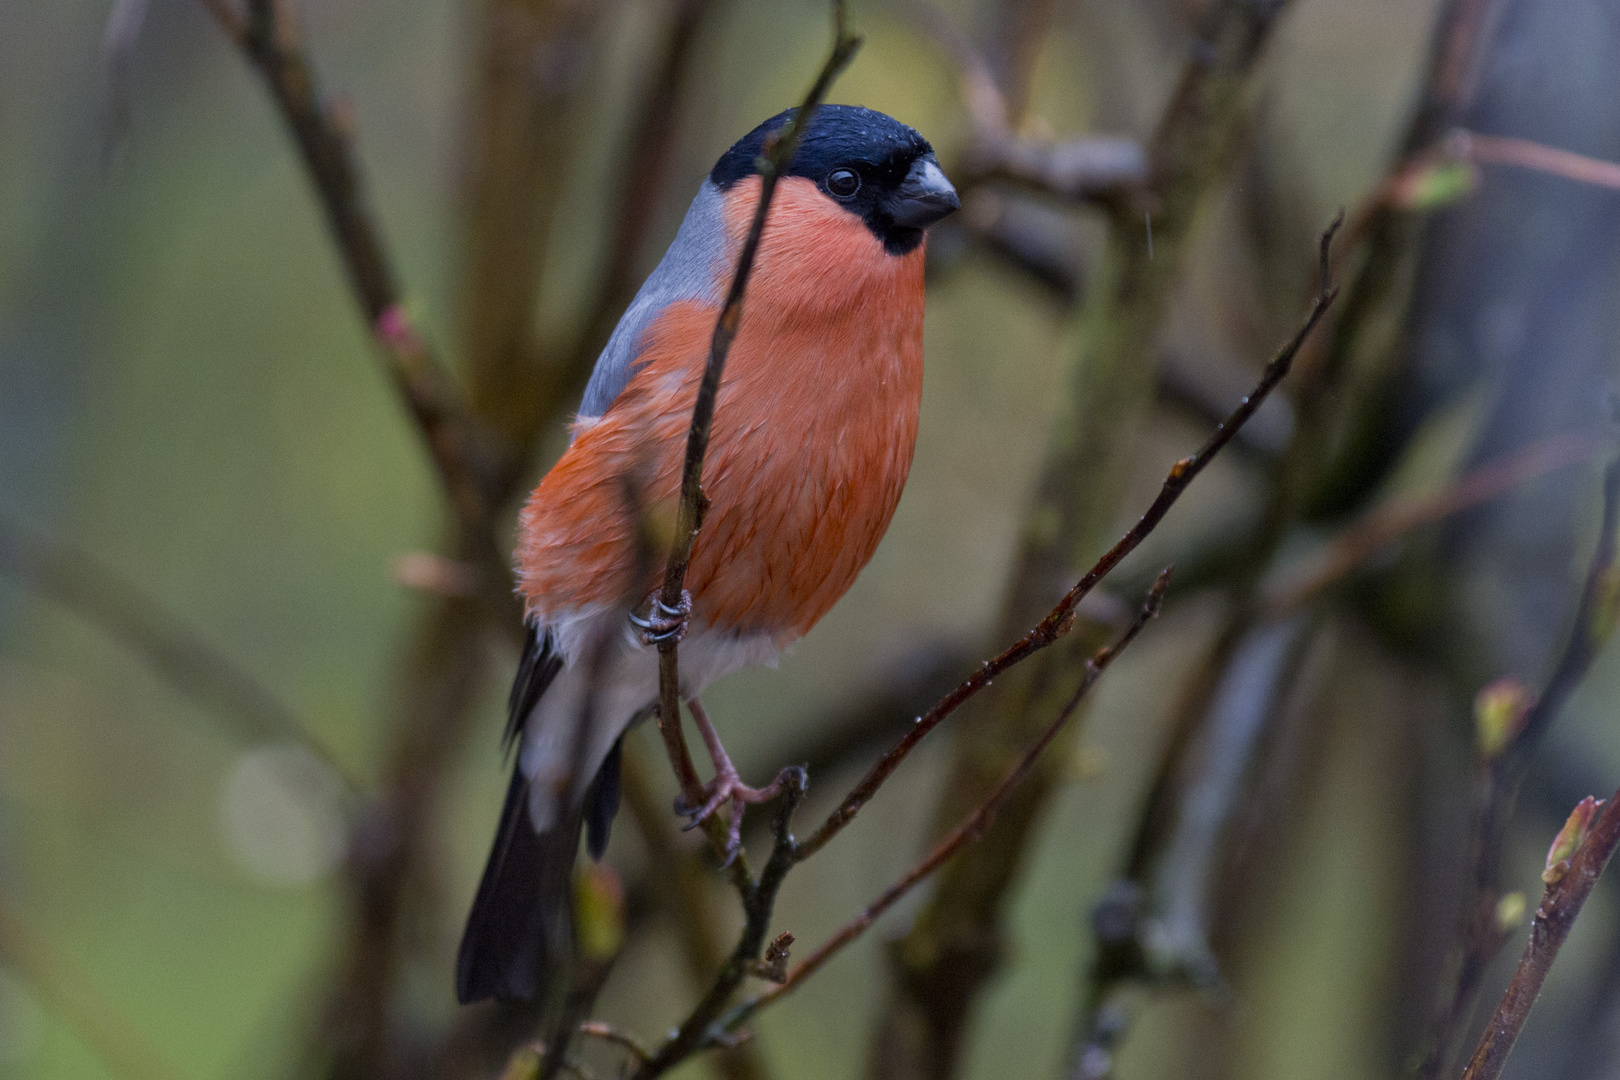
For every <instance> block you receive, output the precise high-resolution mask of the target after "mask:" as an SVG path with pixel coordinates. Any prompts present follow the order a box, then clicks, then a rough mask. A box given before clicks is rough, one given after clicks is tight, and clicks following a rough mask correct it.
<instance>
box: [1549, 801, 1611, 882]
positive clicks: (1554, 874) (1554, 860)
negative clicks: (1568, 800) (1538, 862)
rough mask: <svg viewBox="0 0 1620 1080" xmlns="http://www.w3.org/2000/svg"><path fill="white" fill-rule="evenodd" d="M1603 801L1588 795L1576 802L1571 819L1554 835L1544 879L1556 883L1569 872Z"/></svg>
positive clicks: (1571, 812)
mask: <svg viewBox="0 0 1620 1080" xmlns="http://www.w3.org/2000/svg"><path fill="white" fill-rule="evenodd" d="M1603 802H1604V800H1602V799H1596V798H1593V797H1592V796H1590V795H1588V796H1587V797H1586V798H1584V799H1582V800H1581V801H1580V802H1578V803H1576V804H1575V809H1573V810H1571V811H1570V812H1569V820H1567V821H1565V822H1564V827H1563V828H1562V829H1559V830H1558V835H1557V836H1555V837H1553V842H1552V847H1550V848H1548V849H1547V868H1546V869H1545V870H1543V871H1542V872H1541V880H1542V881H1545V882H1546V883H1547V884H1548V885H1556V884H1558V882H1560V881H1562V880H1563V877H1564V875H1565V874H1567V873H1569V863H1570V860H1571V859H1573V858H1574V857H1575V853H1576V852H1577V851H1579V850H1580V848H1581V845H1582V844H1583V843H1585V842H1586V834H1587V832H1588V831H1589V830H1590V829H1591V828H1592V822H1593V820H1594V819H1595V818H1596V817H1597V812H1598V809H1599V808H1600V807H1602V805H1603Z"/></svg>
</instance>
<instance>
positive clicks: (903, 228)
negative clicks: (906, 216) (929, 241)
mask: <svg viewBox="0 0 1620 1080" xmlns="http://www.w3.org/2000/svg"><path fill="white" fill-rule="evenodd" d="M926 235H928V230H927V229H919V228H915V227H913V226H910V225H890V226H889V227H888V228H886V229H884V230H883V231H882V232H880V233H879V234H878V239H880V240H882V241H883V250H884V251H887V252H888V253H889V254H890V255H909V254H910V253H911V252H913V251H916V250H917V246H918V245H919V244H921V243H922V242H923V237H924V236H926Z"/></svg>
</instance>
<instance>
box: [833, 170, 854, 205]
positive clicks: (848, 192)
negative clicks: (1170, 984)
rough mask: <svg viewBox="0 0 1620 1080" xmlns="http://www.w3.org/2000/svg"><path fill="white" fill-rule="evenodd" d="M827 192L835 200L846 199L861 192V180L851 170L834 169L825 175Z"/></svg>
mask: <svg viewBox="0 0 1620 1080" xmlns="http://www.w3.org/2000/svg"><path fill="white" fill-rule="evenodd" d="M827 190H828V191H830V192H832V193H833V195H834V197H836V198H839V199H848V198H850V197H851V196H853V195H854V194H855V193H856V192H857V191H859V190H861V178H860V177H859V176H857V175H856V174H855V170H853V169H834V170H833V171H832V172H830V173H828V174H827Z"/></svg>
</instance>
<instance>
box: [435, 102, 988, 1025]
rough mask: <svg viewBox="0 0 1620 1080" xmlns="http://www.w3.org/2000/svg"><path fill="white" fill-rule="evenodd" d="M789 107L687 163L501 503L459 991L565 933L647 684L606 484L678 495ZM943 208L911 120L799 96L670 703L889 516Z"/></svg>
mask: <svg viewBox="0 0 1620 1080" xmlns="http://www.w3.org/2000/svg"><path fill="white" fill-rule="evenodd" d="M790 116H791V112H784V113H782V114H780V115H778V116H775V117H772V118H771V119H770V120H767V121H766V122H765V123H763V124H761V125H760V126H759V127H757V128H755V129H754V130H753V131H752V132H750V133H749V134H748V135H747V136H745V137H744V138H743V139H741V140H740V141H739V142H738V143H737V144H736V145H735V146H733V147H732V148H731V149H730V150H729V151H727V153H726V154H725V155H724V156H723V157H721V158H720V160H719V162H718V163H716V165H715V167H714V169H713V170H712V171H711V172H710V173H709V176H708V178H707V179H706V180H705V181H704V183H703V185H702V187H701V189H700V190H699V191H698V194H697V198H696V199H694V200H693V202H692V206H691V208H690V209H689V210H688V211H687V214H686V218H685V220H684V221H683V222H682V224H681V227H680V231H679V232H678V234H677V235H676V237H675V241H674V243H672V244H671V245H670V248H669V251H668V252H667V253H666V254H665V255H664V258H663V261H662V262H660V263H659V265H658V267H657V269H655V270H654V271H653V273H652V275H651V276H650V277H649V278H648V279H647V281H646V283H645V284H644V285H643V286H642V288H641V291H640V292H639V293H638V294H637V296H636V298H635V300H634V301H633V302H632V303H631V305H630V307H629V309H628V310H627V311H626V312H625V314H624V317H623V318H622V319H621V320H620V322H619V325H618V327H617V329H616V330H615V331H614V333H613V336H612V338H611V339H610V340H609V342H608V344H607V347H606V349H605V350H604V351H603V353H602V355H601V357H600V359H598V361H597V364H596V369H595V371H594V373H593V375H592V377H591V380H590V384H589V385H588V386H587V387H586V390H585V397H584V401H583V403H582V405H581V407H580V410H579V414H578V418H577V419H576V421H575V423H574V428H573V440H572V443H571V444H570V446H569V448H568V450H567V451H566V452H565V453H564V454H563V456H562V459H561V460H559V461H558V462H557V464H556V465H555V466H554V467H553V468H552V469H551V471H550V472H549V473H547V474H546V476H545V478H544V479H543V480H541V482H540V485H539V487H537V488H536V489H535V491H534V494H533V495H532V496H531V497H530V499H529V501H528V504H527V505H526V506H525V507H524V509H523V513H522V517H521V521H520V526H521V528H520V533H521V535H520V540H519V543H518V550H517V564H518V573H519V588H520V590H521V592H522V594H523V597H524V601H525V606H526V611H527V616H528V622H529V626H530V631H531V632H530V636H529V647H528V649H527V650H526V651H525V655H524V658H523V662H522V665H521V667H520V669H519V672H518V677H517V680H516V682H515V684H514V685H513V688H512V697H511V728H510V731H511V733H512V735H513V737H514V738H517V739H519V740H520V750H519V753H518V761H517V767H516V769H515V770H514V774H513V777H512V784H511V788H510V789H509V792H508V795H507V800H506V807H505V810H504V811H503V814H502V820H501V825H500V830H499V832H498V833H497V834H496V839H495V848H494V851H493V852H492V853H491V855H490V860H489V864H488V867H487V868H486V869H485V871H484V877H483V880H482V882H481V884H480V886H479V890H478V896H477V899H476V900H475V901H474V904H473V909H472V914H471V915H470V917H469V919H468V923H467V930H466V934H465V936H464V937H463V939H462V943H461V954H460V957H459V961H458V969H457V994H458V996H459V997H460V999H461V1000H462V1001H464V1002H468V1001H476V1000H479V999H481V998H485V997H497V998H503V999H510V998H520V999H522V998H532V997H533V996H535V994H536V993H537V992H538V991H539V990H540V989H541V988H542V987H544V986H546V985H547V984H548V980H549V979H550V977H551V976H552V975H553V974H554V971H555V969H556V968H557V967H558V966H559V965H558V963H557V961H558V959H559V957H560V956H561V955H562V952H563V950H566V949H567V947H568V943H569V940H570V937H571V931H570V929H569V917H570V915H569V910H570V909H569V900H570V896H571V893H570V884H571V874H572V867H573V862H574V859H575V857H576V854H577V850H578V846H579V836H580V832H581V829H582V827H583V828H584V830H585V831H586V832H587V833H588V842H589V844H588V846H589V848H590V851H591V854H592V855H593V856H599V855H600V853H601V851H602V848H603V846H604V845H605V844H606V842H607V831H608V826H609V824H610V822H611V821H612V818H613V815H614V813H615V811H616V810H617V806H618V770H619V739H620V737H621V736H622V735H623V734H624V732H625V730H626V729H627V728H628V727H630V725H631V724H633V723H634V722H636V721H637V720H638V719H641V718H644V717H646V716H647V715H649V714H650V712H651V711H652V708H653V706H654V703H655V701H656V699H657V696H658V661H657V654H656V650H655V649H654V648H652V647H650V646H649V645H648V643H647V636H648V635H647V633H646V631H645V630H644V629H643V630H640V631H638V630H637V628H636V627H635V626H633V625H632V624H631V620H630V618H629V616H630V615H631V607H630V606H628V605H627V604H626V597H627V595H629V596H635V597H640V596H643V595H646V594H648V593H649V592H650V591H651V590H652V589H654V588H655V587H656V585H657V582H658V579H659V577H660V576H661V572H662V567H661V566H653V567H648V568H646V569H647V570H648V577H647V579H646V580H645V581H643V582H632V581H630V580H629V579H630V576H631V575H632V574H633V573H634V572H635V568H636V566H637V565H638V559H637V555H636V548H637V536H636V533H637V527H638V523H637V522H636V521H635V520H633V516H632V515H631V514H630V513H628V512H627V508H626V501H627V500H626V481H627V478H628V479H629V480H630V481H631V482H632V483H633V484H634V485H636V487H637V488H638V490H639V492H640V498H641V500H642V501H643V502H644V503H646V504H648V505H655V506H656V505H660V504H662V505H665V506H667V505H670V504H672V502H673V500H674V499H675V497H676V495H677V493H678V488H679V485H680V472H681V465H682V461H683V455H684V451H685V445H686V435H687V428H688V425H689V424H690V422H691V416H692V406H693V402H694V398H695V395H696V393H697V386H698V382H699V380H700V378H701V376H702V372H703V368H704V364H705V361H706V360H707V357H708V352H709V343H710V338H711V335H712V334H713V331H714V325H715V319H716V316H717V315H718V313H719V308H720V306H721V304H722V303H723V301H724V297H725V294H726V291H727V289H728V287H729V285H730V281H731V276H732V273H733V270H734V267H735V265H736V259H737V253H738V250H739V248H740V247H741V244H742V242H743V240H744V238H745V236H746V234H747V232H748V228H749V224H750V221H751V219H752V218H753V215H754V211H755V206H756V204H757V202H758V198H759V191H760V179H759V176H758V173H757V172H756V169H755V161H756V159H757V158H758V156H759V154H760V152H761V149H762V146H763V143H764V140H765V138H766V136H767V135H768V134H769V133H771V132H772V131H775V130H777V129H778V128H780V127H782V126H783V125H784V124H785V123H786V122H787V121H788V119H789V118H790ZM957 206H958V202H957V198H956V192H955V190H954V189H953V188H952V187H951V185H950V183H949V182H948V181H947V180H946V179H945V176H944V174H943V173H942V172H941V171H940V169H939V165H938V164H937V163H936V161H935V160H934V155H933V153H932V150H931V148H930V147H929V145H928V142H927V141H926V140H925V139H923V137H922V136H921V135H919V134H917V132H915V131H913V130H912V129H911V128H909V127H907V126H906V125H904V124H901V123H899V122H898V121H896V120H894V119H892V118H891V117H888V116H885V115H884V114H882V113H878V112H873V111H872V110H870V109H863V108H856V107H853V106H845V105H827V106H823V107H822V108H820V109H819V110H817V112H816V113H815V115H814V117H813V118H812V123H811V124H810V126H809V128H808V130H807V131H806V132H805V135H804V138H803V141H802V142H801V144H800V147H799V149H798V152H797V153H796V155H795V156H794V159H793V161H792V163H791V165H790V166H789V168H788V170H787V171H786V173H785V174H784V176H783V179H782V180H781V182H780V184H779V186H778V187H777V190H776V195H775V199H774V201H773V203H772V205H771V210H770V214H769V217H768V218H767V221H766V224H765V230H764V233H763V236H762V239H761V244H760V248H759V254H758V259H757V261H756V263H755V267H754V272H753V276H752V277H751V278H750V279H749V283H748V292H747V299H746V303H745V305H744V308H743V315H742V320H741V323H740V325H739V327H738V331H737V337H736V341H735V343H734V344H733V346H732V348H731V353H730V357H729V359H728V362H727V365H726V369H725V377H724V379H723V381H722V382H721V385H720V393H719V397H718V403H717V408H716V412H715V417H714V424H713V428H712V435H711V440H710V444H709V451H708V457H707V460H706V463H705V466H704V472H703V485H704V491H705V493H706V494H707V495H708V497H709V500H710V506H709V510H708V513H707V516H706V517H705V518H704V521H703V527H702V529H701V530H700V532H699V533H698V537H697V542H696V545H695V546H694V548H693V551H692V563H691V568H690V570H689V572H688V574H687V577H686V585H687V589H688V591H689V593H690V596H691V612H690V620H689V623H686V624H685V630H686V633H685V637H684V639H683V641H682V644H681V647H680V670H681V679H682V686H681V689H682V693H683V695H684V696H685V697H686V698H687V699H688V700H692V699H695V698H696V697H697V695H698V694H700V693H702V691H703V689H704V688H705V687H706V686H708V685H709V684H710V683H711V682H712V681H714V680H715V679H718V678H720V677H722V676H724V675H728V674H730V673H731V672H734V671H736V670H738V669H739V668H741V667H743V666H745V665H747V664H756V663H772V662H774V661H775V660H776V658H777V657H778V656H779V655H780V654H781V652H782V650H783V649H784V648H786V647H787V646H788V645H790V644H791V643H793V642H794V641H796V640H797V639H799V638H800V637H802V636H803V635H804V634H805V633H806V632H808V631H809V629H810V628H811V627H812V626H814V625H815V624H816V622H817V620H819V619H820V618H821V617H822V616H823V615H825V614H826V613H827V611H828V609H829V608H831V607H832V605H833V604H834V602H836V601H837V600H838V598H839V597H840V596H842V595H843V594H844V592H845V590H847V589H848V588H849V586H850V585H851V583H853V582H854V580H855V576H856V575H857V574H858V573H860V570H861V568H862V567H863V566H865V565H866V562H867V560H868V559H869V558H871V556H872V552H873V550H874V549H875V548H876V547H877V544H878V541H879V540H880V539H881V538H882V537H883V533H884V531H885V530H886V529H887V528H888V525H889V519H890V518H891V517H892V516H893V514H894V509H895V505H896V504H897V503H898V502H899V499H900V491H901V488H902V487H903V486H904V485H905V482H906V474H907V472H908V471H909V469H910V467H911V457H912V448H913V445H914V443H915V440H916V434H917V410H918V405H919V402H920V399H921V394H922V329H923V251H924V240H925V231H926V229H927V228H928V226H929V225H931V224H933V223H934V222H935V221H937V220H939V219H940V218H942V217H944V216H945V215H946V214H948V213H950V212H951V211H952V210H954V209H956V208H957ZM645 561H646V560H644V559H643V560H639V563H640V564H642V565H645ZM597 642H606V643H607V644H606V647H605V648H604V647H603V646H601V645H597V644H593V643H597ZM587 654H591V655H587ZM593 675H594V678H593ZM593 684H594V688H593ZM587 699H588V701H589V704H588V705H587ZM587 712H588V716H586V718H585V723H586V724H587V729H586V730H583V731H582V730H581V728H580V724H581V721H582V716H583V715H585V714H586V713H587ZM696 715H697V716H698V719H699V721H700V723H701V724H703V725H705V736H706V738H707V737H708V736H709V735H710V734H711V733H712V732H711V730H710V729H707V727H706V723H707V721H706V718H703V717H702V715H701V712H700V711H699V712H698V713H696ZM710 747H711V752H713V753H715V756H716V761H715V764H716V770H717V778H716V784H717V785H721V786H717V787H716V789H715V792H714V794H715V798H714V800H713V801H712V803H711V805H710V806H709V807H708V809H712V808H713V805H715V804H718V803H719V802H722V801H724V800H725V799H727V798H732V799H735V800H738V801H737V803H736V805H735V806H734V809H733V814H734V817H735V816H738V815H740V814H741V800H743V798H744V797H745V795H747V796H753V795H754V794H756V793H753V792H751V790H750V789H746V788H743V787H741V785H740V782H735V776H736V774H735V771H734V770H731V771H730V772H729V779H730V781H732V782H734V783H732V784H731V786H724V783H725V781H726V780H727V777H726V776H723V775H722V773H725V771H726V770H730V762H729V760H725V758H724V751H723V750H721V749H720V748H719V744H718V741H717V740H714V741H711V742H710ZM576 773H577V778H578V780H583V781H584V782H578V780H576ZM565 803H566V805H564V804H565Z"/></svg>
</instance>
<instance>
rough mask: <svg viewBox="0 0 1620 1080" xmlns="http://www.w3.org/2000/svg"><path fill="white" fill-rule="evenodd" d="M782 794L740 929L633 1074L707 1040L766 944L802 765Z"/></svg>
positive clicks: (653, 1069)
mask: <svg viewBox="0 0 1620 1080" xmlns="http://www.w3.org/2000/svg"><path fill="white" fill-rule="evenodd" d="M779 779H780V780H781V781H782V798H781V803H780V805H779V806H778V808H777V811H776V820H775V823H774V825H773V830H774V832H775V837H776V839H775V843H774V845H773V846H772V849H771V857H770V859H768V860H767V861H766V863H765V868H764V869H763V870H761V871H760V875H759V881H758V882H757V883H756V882H749V886H750V887H749V888H748V889H747V890H746V891H745V892H744V894H743V920H744V921H743V930H742V933H741V934H740V935H739V936H738V938H737V945H736V948H734V949H733V950H732V952H731V957H730V958H729V959H728V960H727V961H726V964H725V966H724V967H723V968H721V969H720V972H719V974H718V975H716V976H715V980H714V984H713V985H712V986H710V987H709V991H708V993H706V994H704V996H703V998H702V1000H700V1001H699V1002H698V1003H697V1005H696V1006H694V1007H693V1009H692V1011H691V1012H690V1013H689V1014H688V1015H687V1017H686V1019H685V1020H683V1021H681V1025H680V1027H679V1028H677V1029H676V1030H675V1033H674V1034H673V1035H671V1036H670V1037H669V1039H668V1040H667V1041H666V1042H665V1043H664V1045H662V1046H660V1047H659V1048H658V1049H657V1050H656V1051H655V1052H654V1053H653V1054H652V1056H651V1057H649V1058H647V1059H646V1060H644V1061H642V1063H641V1065H640V1067H639V1068H638V1069H637V1070H636V1071H635V1073H634V1074H633V1076H632V1080H652V1078H653V1077H655V1076H661V1075H663V1074H664V1073H665V1072H668V1071H669V1070H670V1069H672V1068H674V1067H675V1066H676V1065H678V1064H680V1063H681V1062H682V1061H684V1060H686V1059H687V1058H688V1057H690V1056H691V1055H692V1054H693V1053H694V1052H695V1051H697V1050H699V1049H701V1048H702V1047H703V1046H704V1045H706V1043H707V1042H708V1041H709V1040H710V1037H711V1030H710V1029H711V1028H712V1026H713V1025H714V1023H715V1021H716V1020H718V1019H719V1018H720V1015H721V1013H722V1012H723V1011H724V1009H725V1007H726V1005H727V1004H728V1003H729V1002H730V1001H731V996H732V995H733V994H734V993H736V991H737V988H738V987H739V986H741V985H742V983H743V980H744V979H746V978H747V977H748V975H749V973H750V972H751V971H753V970H754V969H755V967H756V966H757V965H758V963H759V958H760V952H761V950H762V949H764V947H765V935H766V934H767V933H769V932H770V925H771V912H772V911H773V910H774V908H775V905H776V894H777V891H778V890H779V889H781V887H782V882H783V880H784V879H785V878H786V877H787V874H788V871H789V870H791V869H793V849H794V843H793V811H794V810H796V809H798V806H799V800H800V799H802V798H804V788H805V783H806V777H805V773H804V770H803V769H784V770H782V774H781V777H780V778H779ZM732 1044H733V1043H732V1040H729V1039H725V1040H720V1041H718V1042H717V1043H716V1045H721V1046H730V1045H732Z"/></svg>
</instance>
